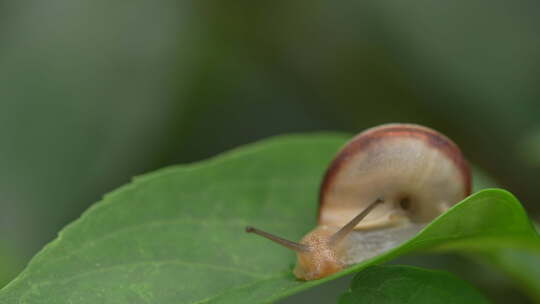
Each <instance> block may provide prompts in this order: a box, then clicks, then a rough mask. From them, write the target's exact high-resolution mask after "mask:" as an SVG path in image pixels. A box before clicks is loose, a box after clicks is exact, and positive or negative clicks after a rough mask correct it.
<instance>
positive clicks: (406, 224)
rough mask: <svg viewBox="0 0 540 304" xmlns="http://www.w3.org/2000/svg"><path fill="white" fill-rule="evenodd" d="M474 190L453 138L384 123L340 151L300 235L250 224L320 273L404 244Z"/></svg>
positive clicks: (305, 269) (308, 276) (304, 270)
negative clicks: (294, 238)
mask: <svg viewBox="0 0 540 304" xmlns="http://www.w3.org/2000/svg"><path fill="white" fill-rule="evenodd" d="M470 191H471V177H470V170H469V168H468V165H467V163H466V161H465V159H464V158H463V156H462V154H461V151H460V150H459V148H458V147H457V145H456V144H454V143H453V142H452V141H451V140H450V139H448V138H447V137H446V136H444V135H442V134H440V133H439V132H437V131H435V130H432V129H430V128H427V127H423V126H419V125H413V124H386V125H381V126H378V127H374V128H371V129H368V130H366V131H363V132H361V133H360V134H358V135H357V136H355V137H354V138H353V139H351V140H350V141H349V142H347V143H346V144H345V145H344V146H343V147H342V148H341V150H340V151H339V152H338V153H337V155H336V156H335V158H334V160H333V161H332V162H331V163H330V166H329V167H328V169H327V170H326V173H325V175H324V178H323V180H322V183H321V187H320V192H319V209H318V214H317V227H315V228H314V229H313V230H312V231H310V232H309V233H308V234H306V236H304V237H303V238H302V240H301V241H300V242H299V243H295V242H291V241H287V240H284V239H281V238H279V237H276V236H273V235H271V234H268V233H266V232H263V231H261V230H258V229H255V228H252V227H247V228H246V231H247V232H253V233H256V234H259V235H261V236H263V237H266V238H268V239H270V240H272V241H274V242H276V243H279V244H281V245H283V246H285V247H287V248H290V249H292V250H294V251H295V252H296V253H297V258H298V261H297V264H296V267H295V269H294V274H295V275H296V277H298V278H299V279H303V280H314V279H320V278H323V277H325V276H328V275H331V274H333V273H335V272H338V271H340V270H342V269H343V268H345V267H347V266H348V265H351V264H354V263H358V262H361V261H362V260H365V259H367V258H370V257H373V256H375V255H377V254H379V253H382V252H384V251H387V250H389V249H391V248H393V247H395V246H397V245H399V244H400V243H402V242H403V241H405V240H407V239H408V238H410V237H412V236H413V235H414V234H415V233H416V232H418V231H419V230H420V229H421V228H422V227H423V226H425V225H426V224H427V223H429V222H430V221H432V220H433V219H434V218H435V217H437V216H438V215H439V214H441V213H443V212H444V211H446V210H447V209H448V208H449V207H451V206H452V205H454V204H455V203H457V202H459V201H461V200H462V199H463V198H465V197H466V196H468V195H469V194H470Z"/></svg>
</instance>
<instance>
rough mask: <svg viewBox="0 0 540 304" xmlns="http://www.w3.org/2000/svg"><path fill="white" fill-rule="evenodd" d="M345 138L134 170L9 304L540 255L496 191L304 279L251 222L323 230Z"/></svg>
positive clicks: (33, 267)
mask: <svg viewBox="0 0 540 304" xmlns="http://www.w3.org/2000/svg"><path fill="white" fill-rule="evenodd" d="M346 138H347V137H345V136H340V135H336V134H317V135H297V136H284V137H278V138H274V139H270V140H266V141H263V142H260V143H256V144H253V145H250V146H248V147H244V148H241V149H237V150H235V151H232V152H229V153H226V154H224V155H222V156H219V157H216V158H214V159H211V160H208V161H205V162H201V163H197V164H192V165H187V166H178V167H172V168H167V169H163V170H160V171H157V172H155V173H151V174H148V175H146V176H143V177H139V178H135V180H134V181H133V182H132V183H131V184H129V185H126V186H124V187H121V188H120V189H118V190H116V191H114V192H113V193H111V194H108V195H106V196H105V198H104V199H103V200H102V201H101V202H99V203H97V204H95V205H94V206H93V207H91V208H90V209H89V210H88V211H86V212H85V213H84V214H83V215H82V216H81V218H80V219H78V220H77V221H75V222H73V223H72V224H70V225H68V226H67V227H66V228H65V229H63V230H62V231H61V232H60V233H59V235H58V237H57V239H55V240H54V241H53V242H51V243H50V244H48V245H47V246H46V247H45V248H44V249H43V250H42V251H41V252H40V253H38V254H37V255H36V256H35V257H34V258H33V259H32V261H31V262H30V264H29V265H28V266H27V268H26V269H25V270H24V271H23V272H22V273H21V274H20V275H19V276H18V277H17V278H16V279H15V280H14V281H12V282H11V283H10V284H8V285H7V286H6V287H4V288H3V289H2V290H0V302H1V303H19V302H20V303H69V302H70V301H72V302H76V303H138V302H142V303H146V302H151V303H198V304H200V303H269V302H273V301H276V300H278V299H281V298H284V297H286V296H288V295H291V294H293V293H296V292H299V291H301V290H304V289H307V288H310V287H313V286H316V285H319V284H321V283H323V282H325V281H328V280H332V279H334V278H337V277H340V276H343V275H345V274H348V273H351V272H355V271H359V270H360V269H362V268H365V267H367V266H369V265H372V264H375V263H381V262H384V261H387V260H390V259H392V258H394V257H396V256H399V255H403V254H407V253H410V252H417V251H425V250H445V251H449V250H459V251H465V252H485V251H490V252H494V251H495V250H498V249H500V248H505V249H506V248H515V249H520V250H526V251H527V252H530V253H531V254H533V255H534V256H535V257H539V256H540V250H539V248H540V245H539V244H540V241H539V239H538V236H537V234H536V232H535V231H534V230H533V228H532V226H531V224H530V222H529V220H528V218H527V216H526V214H525V212H524V210H523V208H522V207H521V205H520V204H519V202H518V201H517V200H516V199H515V198H514V197H513V196H512V195H511V194H510V193H508V192H506V191H504V190H496V189H491V190H484V191H481V192H479V193H476V194H475V195H473V196H471V197H469V198H467V199H466V200H464V201H463V202H461V203H459V204H457V205H456V206H454V207H453V208H451V209H450V210H449V211H448V212H446V213H445V214H443V215H442V216H440V217H439V218H437V219H436V220H435V221H434V222H432V223H431V224H430V225H428V226H427V227H426V228H425V229H424V230H423V231H422V232H420V233H419V234H417V235H416V236H415V237H414V238H412V239H411V240H410V241H408V242H406V243H404V244H403V245H401V246H399V247H398V248H395V249H393V250H391V251H389V252H387V253H385V254H382V255H380V256H377V257H375V258H373V259H371V260H368V261H365V262H363V263H361V264H358V265H355V266H353V267H350V268H348V269H346V270H345V271H342V272H340V273H338V274H335V275H333V276H331V277H327V278H324V279H322V280H318V281H310V282H301V281H298V280H296V279H295V278H294V276H293V275H292V273H291V269H292V266H293V264H294V263H295V255H294V253H293V252H289V251H288V250H285V249H283V248H280V247H277V246H276V245H275V244H273V243H271V242H268V241H267V240H264V239H262V238H257V237H253V236H251V235H246V234H244V232H243V230H244V227H245V226H246V225H248V224H251V225H257V226H259V227H261V228H262V229H265V230H268V231H272V232H274V233H276V234H278V235H281V236H284V237H287V238H290V239H295V240H297V239H299V238H300V237H301V236H302V235H303V234H304V233H306V232H307V231H309V230H310V229H311V228H313V227H314V225H315V213H316V206H317V203H316V200H317V190H318V184H319V182H320V178H321V176H322V174H323V172H324V169H325V167H326V165H327V164H328V162H329V161H330V160H331V158H332V156H333V154H334V153H335V151H336V150H337V149H338V148H339V146H341V145H342V144H343V143H344V141H345V140H346ZM539 282H540V280H539Z"/></svg>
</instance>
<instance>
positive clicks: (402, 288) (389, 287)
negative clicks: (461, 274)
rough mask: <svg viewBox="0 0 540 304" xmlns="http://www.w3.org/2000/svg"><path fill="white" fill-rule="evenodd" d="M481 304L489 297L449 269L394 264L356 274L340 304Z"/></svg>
mask: <svg viewBox="0 0 540 304" xmlns="http://www.w3.org/2000/svg"><path fill="white" fill-rule="evenodd" d="M355 303H362V304H370V303H373V304H375V303H376V304H394V303H395V304H407V303H414V304H422V303H429V304H453V303H455V304H465V303H471V304H481V303H489V302H488V301H487V299H486V298H485V297H484V296H483V295H482V294H480V293H479V292H478V291H477V290H476V289H474V288H473V287H472V286H471V285H469V284H468V283H467V282H465V281H463V280H461V279H459V278H457V277H456V276H454V275H452V274H451V273H449V272H446V271H435V270H427V269H422V268H418V267H411V266H402V265H391V266H371V267H368V268H367V269H365V270H364V271H362V272H360V273H359V274H357V275H356V276H355V277H354V279H353V281H352V282H351V288H350V290H349V291H348V292H347V293H345V294H343V295H342V296H341V298H340V300H339V304H355Z"/></svg>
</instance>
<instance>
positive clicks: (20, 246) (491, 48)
mask: <svg viewBox="0 0 540 304" xmlns="http://www.w3.org/2000/svg"><path fill="white" fill-rule="evenodd" d="M539 80H540V4H539V3H538V1H533V0H516V1H504V0H468V1H465V0H457V1H445V2H443V1H427V0H418V1H414V2H407V1H397V0H387V1H379V0H368V1H318V0H311V1H302V0H300V1H272V2H259V1H247V0H240V1H204V0H201V1H172V0H158V1H141V0H132V1H105V0H80V1H71V0H50V1H39V0H18V1H9V0H0V122H1V124H0V126H1V128H0V138H1V140H0V167H1V168H2V171H1V172H0V233H1V234H0V236H1V238H0V286H1V285H3V284H5V283H6V282H7V281H9V280H10V279H11V278H12V277H14V276H15V275H16V274H17V273H18V272H19V271H20V270H21V269H22V268H23V267H24V265H25V264H26V263H27V262H28V260H29V259H30V258H31V257H32V256H33V255H34V254H35V253H36V252H37V251H38V250H39V249H40V248H41V247H42V246H43V245H44V244H46V243H47V242H49V241H51V240H52V239H53V238H54V237H55V235H56V233H57V232H58V231H59V230H60V229H61V228H62V227H63V226H64V225H66V224H67V223H69V222H71V221H73V220H74V219H76V218H77V217H78V216H79V215H80V214H81V212H82V211H83V210H85V209H86V208H87V207H88V206H89V205H90V204H92V203H93V202H96V201H98V200H99V199H100V198H101V197H102V195H103V194H104V193H106V192H108V191H110V190H112V189H114V188H116V187H118V186H120V185H122V184H124V183H127V182H128V181H129V180H130V179H131V177H132V176H134V175H138V174H143V173H145V172H148V171H152V170H154V169H157V168H160V167H163V166H166V165H171V164H178V163H185V162H192V161H197V160H201V159H204V158H207V157H209V156H211V155H215V154H216V153H219V152H222V151H224V150H227V149H230V148H233V147H236V146H238V145H241V144H245V143H249V142H253V141H255V140H257V139H261V138H265V137H268V136H271V135H275V134H282V133H290V132H311V131H319V130H332V131H345V132H351V133H352V132H358V131H359V130H362V129H364V128H367V127H370V126H373V125H376V124H380V123H385V122H415V123H420V124H426V125H428V126H431V127H433V128H436V129H438V130H440V131H442V132H444V133H446V134H447V135H448V136H450V137H451V138H453V139H454V140H455V141H456V142H458V143H459V144H460V146H461V147H462V149H463V151H464V152H465V154H466V156H467V157H468V158H469V159H470V160H471V162H472V163H474V164H476V165H477V166H479V167H480V168H482V169H483V170H484V171H485V172H487V173H488V174H490V175H491V176H492V177H493V178H494V179H495V180H496V181H497V182H498V183H499V184H500V185H502V186H503V187H505V188H507V189H510V190H511V191H512V192H514V193H515V194H516V195H517V196H518V198H519V199H520V200H521V201H522V202H523V203H524V204H525V206H526V208H527V209H528V211H529V213H530V215H531V216H532V217H533V218H535V219H538V215H539V213H540V205H539V204H538V203H537V202H538V201H539V200H540V191H539V189H538V186H539V181H538V180H539V178H540V117H539V115H540V81H539ZM456 259H457V260H456ZM435 264H436V265H443V266H444V265H445V267H448V265H451V268H452V269H456V271H458V272H459V271H460V269H461V268H467V267H469V266H467V265H468V264H467V263H466V262H462V261H461V260H460V259H459V258H457V257H454V256H450V257H441V258H439V260H437V261H436V262H435ZM452 265H453V266H452ZM459 265H466V266H465V267H459ZM441 267H442V266H441ZM475 267H476V266H475ZM478 267H480V266H478ZM464 271H467V270H464ZM480 273H483V272H480ZM342 281H346V280H342ZM476 281H478V282H480V283H479V284H485V286H486V289H490V290H491V289H493V290H492V291H488V292H493V293H494V294H497V293H499V294H500V293H505V292H506V291H507V289H508V290H509V291H508V292H509V293H508V294H510V295H512V292H513V291H512V288H513V287H512V286H510V287H508V288H507V287H504V288H503V287H501V286H506V285H508V284H507V282H499V281H497V282H495V283H493V282H492V281H493V276H491V275H485V276H484V277H483V278H478V280H476ZM333 284H334V285H336V284H337V285H339V284H341V285H340V286H339V287H336V288H335V289H336V290H338V289H339V290H343V288H344V287H343V286H346V285H347V282H345V283H339V282H337V283H333ZM490 284H491V285H490ZM337 285H336V286H337ZM493 286H495V288H492V287H493ZM329 288H330V289H331V287H329ZM327 289H328V288H327ZM330 289H328V290H330ZM323 290H324V289H323ZM328 290H327V291H324V293H325V294H330V293H331V291H328ZM319 293H320V292H319ZM311 296H312V297H315V296H316V297H319V298H320V296H321V295H320V294H316V293H315V294H311ZM309 297H310V294H309V293H308V294H307V296H306V295H302V296H301V297H299V298H297V299H296V301H301V300H302V299H304V300H305V301H309ZM517 297H519V296H517ZM524 301H525V300H524ZM291 303H293V302H291Z"/></svg>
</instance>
